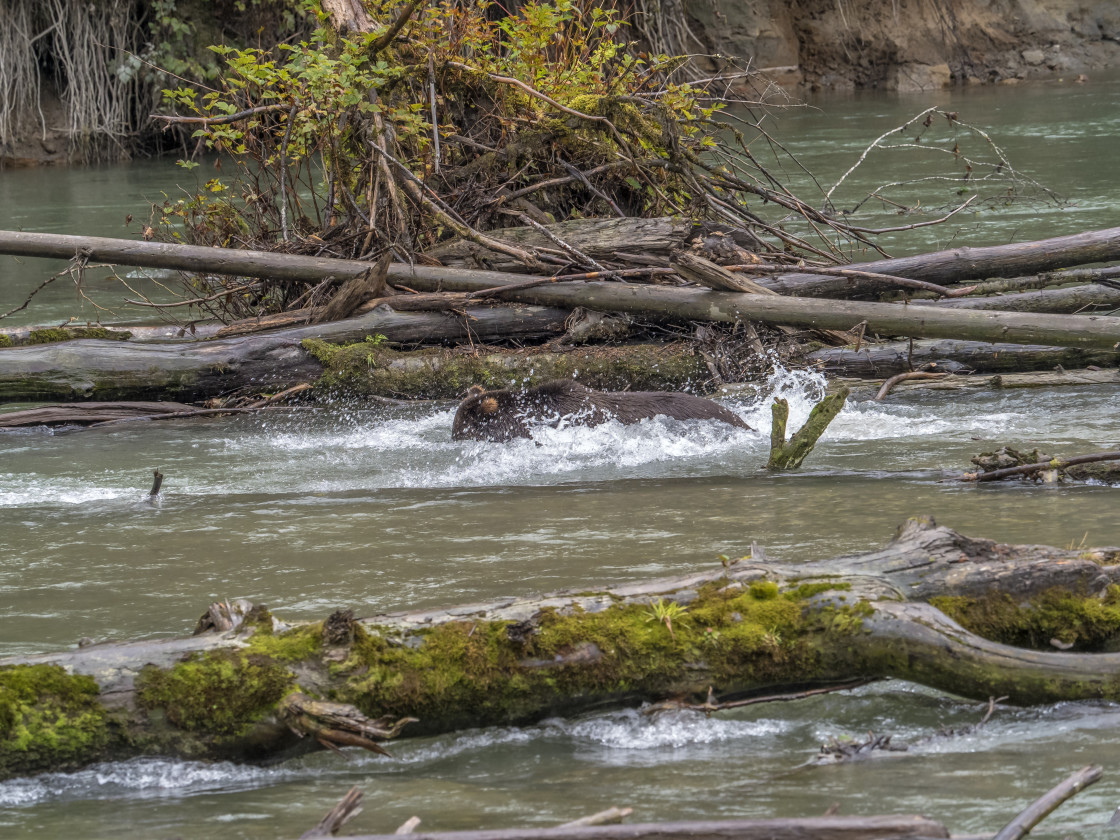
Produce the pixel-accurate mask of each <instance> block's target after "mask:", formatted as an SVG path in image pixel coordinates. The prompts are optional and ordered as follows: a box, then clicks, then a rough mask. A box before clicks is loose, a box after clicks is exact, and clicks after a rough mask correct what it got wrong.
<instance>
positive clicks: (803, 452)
mask: <svg viewBox="0 0 1120 840" xmlns="http://www.w3.org/2000/svg"><path fill="white" fill-rule="evenodd" d="M847 399H848V389H847V388H841V389H840V390H839V391H837V392H835V393H832V394H829V395H828V396H826V397H825V398H824V399H823V400H821V401H820V402H818V403H817V404H816V405H815V406H813V410H812V411H811V412H809V418H808V419H807V420H806V421H805V424H804V425H803V426H802V427H801V428H800V429H799V430H798V431H797V433H796V434H795V435H794V436H793V437H791V438H790V439H789V440H788V441H787V440H786V423H787V422H788V421H789V403H788V402H786V401H785V400H784V399H777V400H774V404H773V405H772V406H770V413H771V415H772V423H773V425H772V426H771V427H770V459H769V460H768V461H767V462H766V469H768V470H771V471H775V472H776V471H779V470H795V469H797V468H798V467H800V466H801V464H802V463H803V462H804V461H805V459H806V458H807V457H809V453H810V452H812V451H813V447H814V446H816V445H817V440H819V439H820V436H821V435H823V434H824V431H825V429H827V428H828V424H829V423H831V422H832V421H833V419H835V417H836V415H837V414H839V413H840V410H841V409H842V408H843V407H844V402H845V401H846V400H847Z"/></svg>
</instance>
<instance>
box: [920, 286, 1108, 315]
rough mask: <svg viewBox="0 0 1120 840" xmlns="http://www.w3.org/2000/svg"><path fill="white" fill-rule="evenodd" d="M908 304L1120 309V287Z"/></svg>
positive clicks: (1025, 309) (1063, 310)
mask: <svg viewBox="0 0 1120 840" xmlns="http://www.w3.org/2000/svg"><path fill="white" fill-rule="evenodd" d="M910 305H911V306H938V307H941V308H943V309H986V310H998V311H1000V312H1050V313H1053V314H1063V313H1065V314H1068V313H1074V312H1081V311H1083V310H1089V311H1094V310H1097V309H1108V310H1114V309H1120V290H1117V289H1110V288H1109V287H1108V286H1099V285H1095V284H1094V285H1089V286H1070V287H1068V288H1065V289H1044V290H1041V291H1034V292H1020V293H1018V294H1009V295H997V296H994V297H963V298H953V299H952V300H912V301H910Z"/></svg>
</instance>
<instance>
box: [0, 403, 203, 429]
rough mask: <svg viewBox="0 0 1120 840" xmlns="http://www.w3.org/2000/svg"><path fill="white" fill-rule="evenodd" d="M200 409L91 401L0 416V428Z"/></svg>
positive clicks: (86, 422) (92, 421)
mask: <svg viewBox="0 0 1120 840" xmlns="http://www.w3.org/2000/svg"><path fill="white" fill-rule="evenodd" d="M198 411H199V409H197V408H195V407H194V406H192V405H185V404H183V403H176V402H139V401H137V402H125V403H107V402H90V403H76V404H73V405H45V406H41V407H39V408H28V409H25V410H23V411H8V412H4V413H0V429H18V428H26V427H29V426H91V425H93V424H95V423H107V422H111V421H114V420H132V419H136V418H147V417H152V416H153V415H168V414H177V415H179V416H186V415H193V414H196V413H197V412H198Z"/></svg>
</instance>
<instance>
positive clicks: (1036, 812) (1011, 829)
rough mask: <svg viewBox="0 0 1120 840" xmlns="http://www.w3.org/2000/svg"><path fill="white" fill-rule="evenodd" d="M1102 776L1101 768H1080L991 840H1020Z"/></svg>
mask: <svg viewBox="0 0 1120 840" xmlns="http://www.w3.org/2000/svg"><path fill="white" fill-rule="evenodd" d="M1103 775H1104V770H1103V768H1101V767H1098V766H1094V765H1090V766H1088V767H1082V768H1081V769H1080V770H1078V771H1077V772H1076V773H1073V774H1072V775H1071V776H1070V777H1069V778H1067V779H1065V780H1064V781H1063V782H1062V783H1061V784H1059V785H1057V786H1056V787H1054V788H1053V789H1052V790H1050V791H1049V792H1047V793H1045V794H1043V795H1042V796H1040V797H1039V798H1038V799H1036V800H1035V801H1034V802H1032V803H1031V804H1030V805H1028V806H1027V807H1026V808H1024V809H1023V810H1022V811H1021V812H1020V813H1019V815H1018V816H1016V817H1015V819H1013V820H1012V821H1011V822H1009V823H1008V824H1007V825H1005V826H1004V827H1003V828H1001V829H1000V830H999V831H998V832H997V833H996V836H995V837H994V838H992V840H1022V838H1023V837H1026V836H1027V834H1029V833H1030V830H1031V829H1032V828H1034V827H1035V826H1036V825H1038V824H1039V823H1040V822H1042V821H1043V820H1044V819H1046V817H1047V816H1049V815H1050V813H1051V812H1052V811H1054V810H1055V809H1056V808H1057V807H1058V806H1059V805H1061V804H1062V803H1063V802H1065V801H1066V800H1067V799H1070V798H1071V797H1073V796H1075V795H1077V794H1078V793H1080V792H1081V791H1083V790H1084V789H1085V788H1087V787H1089V785H1091V784H1093V783H1095V782H1098V781H1100V778H1101V776H1103Z"/></svg>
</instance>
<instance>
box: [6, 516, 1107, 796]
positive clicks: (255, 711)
mask: <svg viewBox="0 0 1120 840" xmlns="http://www.w3.org/2000/svg"><path fill="white" fill-rule="evenodd" d="M790 559H791V560H795V559H796V558H790ZM1118 563H1120V548H1107V549H1105V548H1102V549H1084V548H1081V549H1075V550H1071V549H1060V548H1049V547H1045V546H1015V545H1000V544H997V543H994V542H991V541H989V540H983V539H975V538H970V537H966V536H962V535H960V534H957V533H955V532H953V531H951V530H949V529H947V528H943V527H938V526H937V525H935V524H934V523H933V522H932V520H929V519H925V518H915V519H912V520H910V521H909V522H907V523H906V524H905V525H904V526H903V527H902V528H901V529H900V530H899V532H898V534H897V535H896V536H895V538H894V540H893V541H892V542H891V543H890V544H888V545H887V546H886V547H885V548H884V549H882V550H879V551H874V552H870V553H867V554H860V555H853V556H848V557H839V558H835V559H831V560H824V561H819V562H810V563H796V562H792V563H781V562H770V561H768V560H764V559H759V560H753V559H752V558H750V557H747V558H743V559H742V560H741V561H738V562H730V563H725V565H722V566H721V565H717V564H714V563H713V566H712V568H708V569H701V570H697V571H696V572H695V573H693V574H690V575H686V576H683V577H677V578H672V579H661V580H652V581H645V582H639V583H632V584H628V585H621V586H615V587H611V588H609V589H603V590H599V591H595V590H591V591H588V590H587V588H584V589H583V591H581V592H578V593H572V592H569V593H561V594H555V595H549V596H545V597H534V598H503V599H499V600H496V601H492V602H488V603H476V604H467V605H463V606H459V607H456V608H453V609H448V610H437V609H428V610H417V611H407V612H398V613H390V614H385V615H379V616H374V617H371V618H366V619H361V620H352V619H351V618H350V617H349V615H348V613H346V612H342V611H340V612H339V613H336V614H335V615H334V616H332V617H331V619H330V620H328V621H325V622H323V623H311V624H301V625H298V626H288V625H284V624H282V623H280V622H278V621H277V620H276V619H274V618H273V617H272V616H271V615H269V613H268V611H267V610H265V609H264V608H263V607H251V606H250V605H243V607H241V606H238V605H229V604H223V605H215V606H217V607H220V608H221V609H219V610H218V613H219V614H220V616H219V617H220V618H222V622H220V626H223V627H228V626H229V622H226V619H227V618H229V616H231V615H234V616H236V622H239V623H235V626H234V627H233V628H232V629H229V630H225V631H218V630H214V629H208V630H203V632H201V633H200V634H198V635H195V636H193V637H191V638H188V639H172V640H167V641H144V642H132V643H120V644H114V643H102V644H95V645H88V646H85V647H79V648H77V649H75V650H69V651H61V652H56V653H49V654H44V655H38V656H19V657H9V658H6V659H3V660H0V778H7V777H11V776H14V775H20V774H27V773H34V772H39V771H43V770H62V769H66V768H73V767H78V766H82V765H85V764H88V763H90V762H94V761H98V760H104V759H121V758H125V757H128V756H135V755H150V754H162V755H175V756H183V757H189V758H236V759H240V760H263V759H275V758H278V757H283V756H286V755H291V754H295V753H299V752H303V751H306V750H309V749H313V748H316V747H317V746H318V744H319V743H320V742H321V741H325V742H327V743H331V744H334V745H336V746H337V745H339V744H349V743H355V744H356V743H359V742H360V739H364V740H365V741H380V740H383V739H385V738H388V737H392V736H394V735H396V734H398V733H399V732H400V731H401V728H402V727H404V732H405V733H408V734H427V733H436V732H441V731H449V730H454V729H459V728H463V727H477V726H487V725H499V724H501V725H518V724H526V723H529V722H531V721H535V720H539V719H541V718H543V717H545V716H548V715H556V714H576V713H579V712H583V711H587V710H590V709H601V708H604V707H608V706H617V705H626V704H637V703H640V702H643V701H658V700H664V699H666V698H676V699H680V698H693V699H695V700H700V699H702V698H705V697H708V696H709V688H710V689H711V691H712V692H713V696H715V697H717V698H718V699H720V700H730V699H733V698H736V697H745V696H753V695H759V694H771V693H779V692H782V691H783V690H785V689H790V688H793V687H800V688H804V687H805V686H813V685H821V684H825V685H828V684H836V683H850V681H852V680H853V679H877V678H886V677H894V678H899V679H905V680H911V681H914V682H918V683H922V684H925V685H928V686H932V687H934V688H938V689H941V690H944V691H949V692H952V693H954V694H957V695H961V696H963V697H969V698H974V699H984V700H987V699H988V698H989V697H993V696H1006V697H1007V700H1008V702H1010V703H1015V704H1034V703H1052V702H1056V701H1060V700H1078V699H1108V700H1120V653H1105V652H1096V651H1106V650H1114V649H1116V646H1117V641H1118V640H1120V603H1118V602H1120V586H1118V583H1120V565H1117V564H1118ZM935 605H936V606H935ZM213 613H214V610H213V609H212V610H211V614H213ZM666 616H668V617H669V618H670V619H671V622H672V623H671V627H670V626H669V621H667V620H666ZM950 616H952V618H951V617H950ZM954 618H955V619H956V620H954ZM958 621H959V622H961V623H957V622H958ZM962 625H963V626H962ZM209 626H210V623H200V627H203V628H204V627H209ZM965 627H969V628H970V629H965ZM971 631H976V632H971ZM978 633H982V634H984V636H987V638H985V637H984V636H981V635H977V634H978ZM1052 638H1057V639H1060V640H1061V641H1062V643H1063V645H1065V646H1067V647H1070V648H1072V651H1071V652H1060V653H1059V652H1057V651H1054V650H1053V649H1052V648H1051V646H1050V644H1049V641H1048V640H1050V639H1052ZM1024 640H1026V641H1028V642H1030V641H1040V642H1041V646H1042V648H1043V650H1032V649H1027V648H1025V647H1011V646H1009V645H1007V644H1004V643H1002V642H1003V641H1016V642H1020V643H1023V641H1024ZM411 718H418V719H419V720H418V721H416V722H410V721H409V719H411Z"/></svg>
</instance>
